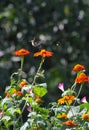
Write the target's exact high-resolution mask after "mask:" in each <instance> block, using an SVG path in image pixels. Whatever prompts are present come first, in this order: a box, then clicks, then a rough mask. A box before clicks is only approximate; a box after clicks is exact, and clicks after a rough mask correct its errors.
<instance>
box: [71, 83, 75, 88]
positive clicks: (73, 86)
mask: <svg viewBox="0 0 89 130" xmlns="http://www.w3.org/2000/svg"><path fill="white" fill-rule="evenodd" d="M75 87H76V82H74V84H73V85H72V86H71V90H74V89H75Z"/></svg>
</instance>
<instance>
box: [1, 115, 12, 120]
mask: <svg viewBox="0 0 89 130" xmlns="http://www.w3.org/2000/svg"><path fill="white" fill-rule="evenodd" d="M10 119H11V118H10V116H4V117H3V118H2V120H6V121H9V120H10Z"/></svg>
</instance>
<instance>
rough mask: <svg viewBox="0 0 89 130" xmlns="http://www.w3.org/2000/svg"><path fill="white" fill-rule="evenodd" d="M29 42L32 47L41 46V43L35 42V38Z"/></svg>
mask: <svg viewBox="0 0 89 130" xmlns="http://www.w3.org/2000/svg"><path fill="white" fill-rule="evenodd" d="M30 42H31V44H32V46H34V47H38V46H39V45H41V44H43V43H42V41H36V39H35V37H34V39H33V40H31V41H30Z"/></svg>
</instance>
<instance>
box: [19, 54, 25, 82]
mask: <svg viewBox="0 0 89 130" xmlns="http://www.w3.org/2000/svg"><path fill="white" fill-rule="evenodd" d="M23 64H24V56H22V57H21V66H20V70H19V74H18V83H19V82H20V80H21V74H22V71H23Z"/></svg>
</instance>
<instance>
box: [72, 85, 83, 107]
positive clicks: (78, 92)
mask: <svg viewBox="0 0 89 130" xmlns="http://www.w3.org/2000/svg"><path fill="white" fill-rule="evenodd" d="M82 87H83V84H81V86H80V89H79V91H78V94H77V96H76V99H77V98H78V97H79V95H80V92H81V90H82ZM75 103H76V101H75V102H74V104H73V105H75Z"/></svg>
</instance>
